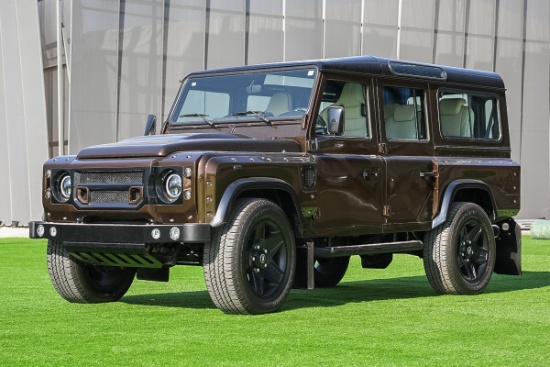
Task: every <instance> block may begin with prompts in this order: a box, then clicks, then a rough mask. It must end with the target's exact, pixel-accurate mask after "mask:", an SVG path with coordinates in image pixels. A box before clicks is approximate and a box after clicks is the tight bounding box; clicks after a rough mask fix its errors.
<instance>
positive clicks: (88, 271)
mask: <svg viewBox="0 0 550 367" xmlns="http://www.w3.org/2000/svg"><path fill="white" fill-rule="evenodd" d="M48 273H49V275H50V279H51V280H52V284H53V286H54V288H55V290H56V291H57V293H59V295H61V297H63V298H65V299H66V300H67V301H69V302H73V303H102V302H115V301H118V300H119V299H120V298H121V297H122V296H124V294H126V292H127V291H128V288H130V285H132V282H133V281H134V275H135V273H136V269H134V268H122V267H116V266H94V265H90V264H85V263H82V262H80V261H78V260H76V259H74V258H72V257H71V256H70V255H69V253H68V252H67V250H65V248H64V247H63V245H62V243H61V242H58V241H52V240H49V241H48Z"/></svg>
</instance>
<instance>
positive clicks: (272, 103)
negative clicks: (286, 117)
mask: <svg viewBox="0 0 550 367" xmlns="http://www.w3.org/2000/svg"><path fill="white" fill-rule="evenodd" d="M288 111H292V100H291V98H290V95H289V94H287V93H282V92H280V93H275V94H274V95H272V96H271V99H270V100H269V103H268V104H267V108H266V109H265V112H266V113H267V112H269V113H271V114H273V116H278V115H281V114H283V113H285V112H288Z"/></svg>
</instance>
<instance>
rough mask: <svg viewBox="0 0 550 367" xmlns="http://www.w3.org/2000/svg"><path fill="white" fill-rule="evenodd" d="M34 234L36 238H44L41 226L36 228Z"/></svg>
mask: <svg viewBox="0 0 550 367" xmlns="http://www.w3.org/2000/svg"><path fill="white" fill-rule="evenodd" d="M36 234H37V235H38V237H42V236H44V226H43V225H42V224H40V225H38V227H36Z"/></svg>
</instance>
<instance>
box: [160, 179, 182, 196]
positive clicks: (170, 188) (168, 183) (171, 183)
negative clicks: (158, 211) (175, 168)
mask: <svg viewBox="0 0 550 367" xmlns="http://www.w3.org/2000/svg"><path fill="white" fill-rule="evenodd" d="M182 190H183V182H182V179H181V176H180V175H178V174H177V173H172V174H170V175H168V177H166V180H165V181H164V193H165V194H166V198H168V199H169V200H171V201H174V200H176V199H177V198H179V197H180V195H181V192H182Z"/></svg>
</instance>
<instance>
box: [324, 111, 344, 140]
mask: <svg viewBox="0 0 550 367" xmlns="http://www.w3.org/2000/svg"><path fill="white" fill-rule="evenodd" d="M327 117H328V127H327V128H328V133H329V134H334V135H342V134H343V133H344V107H342V106H330V107H329V108H328V110H327Z"/></svg>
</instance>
